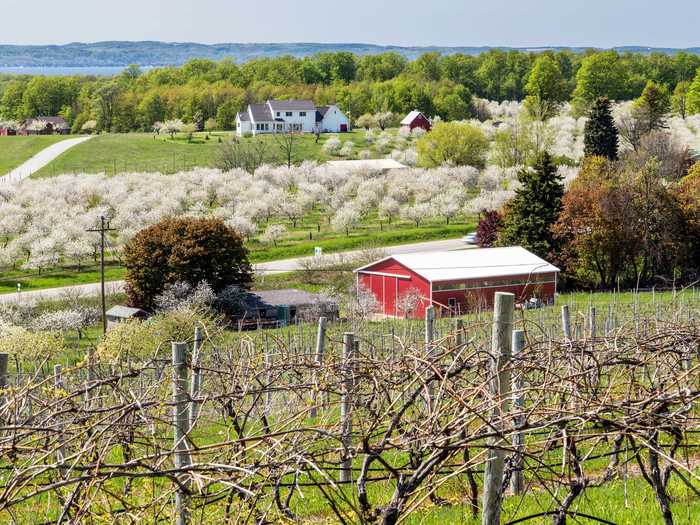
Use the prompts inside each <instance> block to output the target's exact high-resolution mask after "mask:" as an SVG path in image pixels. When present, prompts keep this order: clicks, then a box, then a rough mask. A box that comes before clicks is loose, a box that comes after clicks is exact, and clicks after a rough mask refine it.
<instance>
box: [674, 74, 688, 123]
mask: <svg viewBox="0 0 700 525" xmlns="http://www.w3.org/2000/svg"><path fill="white" fill-rule="evenodd" d="M688 91H690V82H688V81H686V80H683V81H682V82H679V83H678V84H676V89H674V90H673V96H672V97H671V108H672V109H673V112H674V113H676V114H677V115H678V116H679V117H681V118H685V117H686V116H687V115H688Z"/></svg>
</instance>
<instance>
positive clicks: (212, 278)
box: [124, 217, 253, 310]
mask: <svg viewBox="0 0 700 525" xmlns="http://www.w3.org/2000/svg"><path fill="white" fill-rule="evenodd" d="M124 265H125V266H126V293H127V296H128V297H129V302H130V303H131V305H133V306H136V307H139V308H144V309H147V310H151V309H153V306H154V301H155V299H156V297H157V296H158V295H159V294H160V293H162V292H163V290H164V289H165V287H166V285H169V284H175V283H177V282H184V283H187V284H189V285H190V286H192V287H195V286H197V285H198V284H199V283H201V282H203V281H206V282H207V283H208V284H209V285H210V286H211V287H212V289H213V290H214V291H215V292H219V291H221V290H223V289H224V288H226V287H227V286H231V285H235V286H239V287H241V288H244V289H246V288H249V287H250V284H251V282H252V277H253V274H252V268H251V266H250V262H249V261H248V252H247V250H246V248H245V246H244V245H243V238H242V237H241V235H240V234H239V233H238V232H236V231H235V230H233V229H232V228H230V227H228V226H226V224H224V222H223V221H222V220H220V219H196V218H191V217H181V218H170V219H165V220H163V221H161V222H159V223H157V224H154V225H152V226H149V227H148V228H145V229H143V230H141V231H140V232H138V233H137V234H136V235H135V236H134V237H133V238H132V239H131V240H130V241H129V242H128V243H127V244H126V246H125V247H124Z"/></svg>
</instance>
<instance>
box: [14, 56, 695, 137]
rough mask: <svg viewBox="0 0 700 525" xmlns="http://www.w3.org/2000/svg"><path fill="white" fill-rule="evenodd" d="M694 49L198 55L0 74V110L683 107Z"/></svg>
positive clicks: (123, 114)
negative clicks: (80, 71) (656, 96)
mask: <svg viewBox="0 0 700 525" xmlns="http://www.w3.org/2000/svg"><path fill="white" fill-rule="evenodd" d="M698 68H700V56H697V55H694V54H690V53H683V52H681V53H678V54H675V55H667V54H662V53H652V54H649V55H643V54H635V53H625V54H620V53H617V52H615V51H593V50H591V51H588V52H585V53H581V54H576V53H573V52H571V51H559V52H554V51H551V52H549V51H548V52H545V53H526V52H521V51H515V50H511V51H501V50H491V51H489V52H486V53H483V54H480V55H477V56H471V55H463V54H453V55H440V54H438V53H425V54H423V55H422V56H420V57H419V58H417V59H416V60H413V61H409V60H407V59H406V58H405V57H403V56H401V55H400V54H398V53H391V52H389V53H382V54H377V55H366V56H356V55H353V54H351V53H347V52H337V53H319V54H316V55H313V56H310V57H305V58H295V57H292V56H281V57H276V58H259V59H255V60H251V61H249V62H246V63H243V64H237V63H235V62H234V61H232V60H229V59H225V60H222V61H218V62H216V61H212V60H208V59H193V60H190V61H189V62H187V63H186V64H184V65H183V66H181V67H161V68H156V69H153V70H149V71H145V72H144V71H142V70H141V69H140V68H139V67H138V66H129V67H127V68H126V69H125V70H124V71H123V72H122V73H121V74H119V75H117V76H115V77H89V76H86V77H78V76H71V77H44V76H33V77H32V76H9V75H7V76H3V77H0V118H2V119H5V120H22V119H25V118H29V117H33V116H38V115H61V116H63V117H64V118H65V119H66V120H67V121H68V122H69V123H70V125H71V127H72V131H74V132H78V131H81V130H82V129H83V126H85V124H86V123H87V122H91V123H94V126H92V125H90V126H88V127H87V128H86V129H91V128H93V127H94V128H96V129H97V130H99V131H111V132H126V131H133V130H142V131H150V130H151V129H152V126H153V124H154V123H155V122H159V121H164V120H168V119H180V120H182V121H184V122H189V123H194V124H195V125H197V126H198V127H199V128H200V129H202V128H203V127H204V123H205V122H206V121H207V120H210V121H215V122H216V125H217V126H218V127H219V128H220V129H232V128H233V127H234V126H235V116H236V113H237V112H238V111H240V110H242V109H243V108H245V107H246V105H247V104H249V103H252V102H257V101H263V100H266V99H269V98H306V99H312V100H314V101H315V102H316V103H317V104H329V103H335V104H338V106H339V107H340V108H341V109H342V110H344V111H346V112H347V113H349V114H350V116H351V118H353V119H355V118H358V117H360V116H361V115H363V114H367V113H371V114H375V113H379V112H387V111H391V112H394V113H398V114H402V113H406V112H408V111H410V110H413V109H419V110H421V111H423V112H424V113H426V114H428V115H430V116H439V117H441V118H442V119H444V120H460V119H465V118H470V117H479V116H482V115H480V112H479V107H478V105H477V104H475V103H474V97H478V98H484V99H489V100H495V101H503V100H518V101H519V100H527V101H528V105H529V108H530V110H531V111H532V112H533V113H535V114H538V115H539V116H542V117H548V116H551V114H552V113H553V112H554V111H555V110H553V109H552V108H556V106H557V105H558V104H559V103H561V102H564V101H571V102H572V103H573V104H574V106H575V108H577V111H578V113H579V114H584V113H585V112H586V111H587V110H588V109H589V107H590V105H591V104H592V102H593V101H594V100H596V99H597V98H598V97H601V96H606V97H608V98H610V99H611V100H628V99H633V98H637V97H638V96H640V95H641V93H642V92H643V90H644V88H645V86H646V85H647V84H648V83H649V82H653V83H655V84H657V85H659V86H662V87H663V89H664V90H666V91H667V92H668V93H669V94H671V95H673V96H674V104H675V105H676V106H677V108H678V111H679V112H682V113H683V114H685V113H695V112H700V75H698V74H697V71H698Z"/></svg>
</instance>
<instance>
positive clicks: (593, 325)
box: [589, 306, 597, 340]
mask: <svg viewBox="0 0 700 525" xmlns="http://www.w3.org/2000/svg"><path fill="white" fill-rule="evenodd" d="M589 317H590V326H589V329H590V334H589V335H590V338H591V340H593V339H595V338H596V333H597V330H596V312H595V307H593V306H591V308H590V309H589Z"/></svg>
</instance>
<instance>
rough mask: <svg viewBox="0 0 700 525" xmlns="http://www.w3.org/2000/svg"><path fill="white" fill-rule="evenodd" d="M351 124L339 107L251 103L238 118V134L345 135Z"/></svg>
mask: <svg viewBox="0 0 700 525" xmlns="http://www.w3.org/2000/svg"><path fill="white" fill-rule="evenodd" d="M349 129H350V121H349V120H348V117H346V116H345V114H344V113H343V112H342V111H340V109H338V107H337V106H335V105H331V106H316V105H315V104H314V103H313V102H311V101H310V100H268V101H267V102H265V103H263V104H249V105H248V108H247V109H246V110H245V111H242V112H241V113H238V115H236V132H237V133H238V135H243V134H245V133H252V134H253V135H257V134H258V133H284V132H287V131H297V132H300V133H314V132H316V131H319V132H321V133H343V132H346V131H348V130H349Z"/></svg>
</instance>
